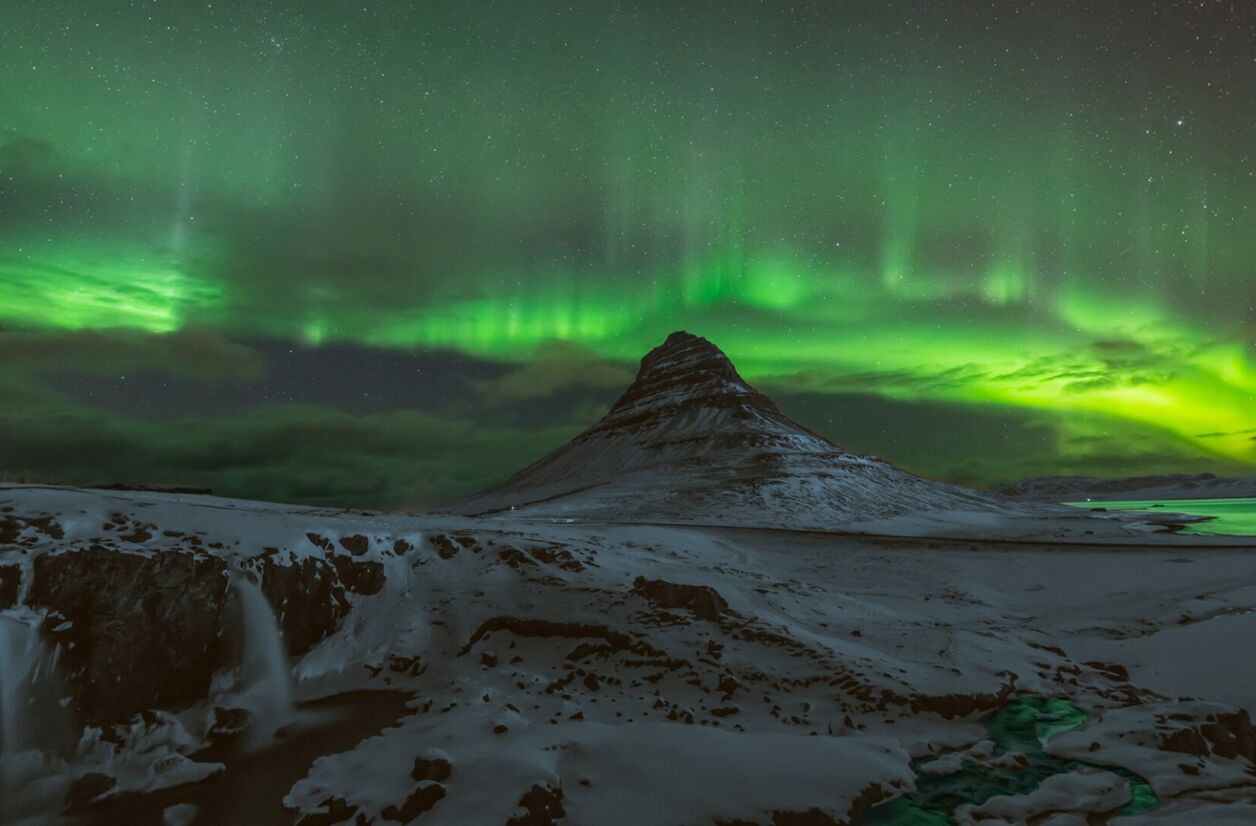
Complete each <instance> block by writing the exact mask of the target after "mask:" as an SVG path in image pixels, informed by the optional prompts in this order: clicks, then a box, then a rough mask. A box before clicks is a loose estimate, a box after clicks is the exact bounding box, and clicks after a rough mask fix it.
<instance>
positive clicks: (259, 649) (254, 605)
mask: <svg viewBox="0 0 1256 826" xmlns="http://www.w3.org/2000/svg"><path fill="white" fill-rule="evenodd" d="M231 583H232V585H233V586H234V587H235V591H236V594H237V595H238V597H239V600H240V612H241V619H242V626H243V633H244V639H243V646H242V657H241V662H240V679H241V684H242V687H241V692H240V697H239V699H240V701H241V705H243V706H244V707H245V708H247V709H248V710H249V711H250V712H251V713H252V714H253V721H252V724H251V726H250V729H251V733H250V739H252V740H254V741H255V742H263V741H265V740H269V739H270V738H272V737H273V736H274V734H275V732H276V731H278V730H279V729H280V728H281V727H282V726H284V725H285V724H287V723H288V722H290V721H291V720H292V718H293V715H294V713H295V705H294V703H293V698H292V694H293V691H292V670H291V668H290V667H289V665H288V653H287V650H286V649H285V648H284V644H283V635H282V634H281V633H280V630H279V622H278V621H277V620H276V619H275V612H274V611H272V610H271V607H270V603H269V602H267V601H266V596H265V595H264V594H263V593H262V589H261V587H260V586H258V584H257V582H256V581H255V580H254V579H253V577H252V575H250V574H247V573H245V572H243V571H236V572H233V573H232V574H231Z"/></svg>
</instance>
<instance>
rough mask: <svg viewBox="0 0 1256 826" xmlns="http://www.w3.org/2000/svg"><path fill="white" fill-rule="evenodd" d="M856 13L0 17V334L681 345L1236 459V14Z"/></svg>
mask: <svg viewBox="0 0 1256 826" xmlns="http://www.w3.org/2000/svg"><path fill="white" fill-rule="evenodd" d="M887 5H888V6H894V5H895V4H885V3H881V2H872V0H850V1H849V2H824V3H814V4H809V3H802V4H798V5H797V7H791V8H792V12H791V13H790V14H786V13H784V11H783V10H781V9H774V8H773V4H745V5H744V6H743V5H738V6H737V9H736V10H735V13H734V12H730V11H729V10H728V9H727V8H725V7H724V4H714V3H712V4H704V3H697V4H687V5H686V6H685V7H684V8H683V9H681V8H672V7H670V6H666V7H664V6H658V7H656V6H655V5H654V4H650V3H645V2H626V1H625V2H608V3H589V4H585V5H581V4H575V8H573V7H572V4H568V3H548V2H537V3H527V4H519V3H513V2H490V1H486V2H483V3H476V4H461V3H444V2H436V3H424V4H408V3H395V4H394V3H388V2H381V3H378V4H371V5H370V7H369V9H367V10H366V11H363V10H361V9H359V8H358V7H356V6H347V5H346V6H342V5H341V4H339V3H335V2H319V3H309V4H302V5H301V6H300V7H294V8H293V9H290V10H288V11H286V12H280V11H277V10H276V9H274V8H272V7H271V6H270V4H253V3H244V2H223V3H215V4H213V5H212V6H205V7H203V8H201V7H198V8H195V9H193V8H190V7H189V8H184V7H182V6H179V5H178V4H156V3H153V4H151V5H148V6H146V7H145V8H144V9H143V10H142V11H141V10H137V9H134V8H131V9H123V8H121V7H119V8H118V9H112V8H105V7H94V6H93V5H92V4H82V3H62V2H47V3H40V4H37V5H36V7H35V8H23V9H21V10H20V11H19V10H18V9H17V7H16V6H15V7H14V8H13V10H12V11H3V12H0V31H3V33H4V38H3V41H4V42H3V45H0V325H4V326H7V327H9V328H23V329H30V330H36V331H39V330H42V331H57V330H109V329H117V328H122V329H128V330H131V331H135V332H139V333H145V334H166V333H171V332H176V331H181V330H198V331H210V332H213V333H216V334H220V335H221V336H224V337H226V338H230V339H233V340H237V341H239V340H258V339H265V340H276V339H278V340H285V341H290V342H293V343H295V344H305V345H319V346H331V345H344V344H356V345H367V346H371V347H378V348H383V349H385V350H388V351H406V352H410V351H414V350H418V349H427V348H436V349H445V350H452V351H455V352H457V353H460V354H463V355H466V356H470V357H474V358H477V359H486V360H492V361H496V362H503V361H505V362H512V363H519V364H528V363H531V362H532V360H534V359H535V358H537V355H536V354H537V353H538V352H544V351H545V348H546V347H547V346H550V343H551V342H553V341H554V340H561V341H568V342H573V343H576V344H579V345H582V346H583V347H584V348H586V349H587V350H588V351H590V352H591V353H592V354H594V355H595V356H597V357H602V358H606V359H610V360H613V361H616V362H623V363H631V362H632V361H635V359H636V358H638V357H639V356H640V355H641V354H642V353H643V352H644V351H645V350H646V349H648V348H649V347H650V346H652V345H654V344H655V343H657V341H658V340H659V339H661V338H662V336H664V335H665V334H666V333H667V332H669V331H671V330H673V329H676V328H687V329H690V330H692V331H695V332H699V333H702V334H704V335H707V336H708V337H710V338H712V339H713V340H715V341H716V342H717V343H718V344H720V345H721V346H722V347H724V348H725V349H726V350H727V351H728V352H729V354H730V355H731V356H732V357H733V358H734V360H735V361H737V362H738V364H739V365H740V366H741V367H742V369H743V372H744V373H746V374H747V375H748V376H751V377H754V378H759V379H762V380H764V381H766V382H770V383H771V384H772V385H773V386H774V387H777V388H784V389H785V391H786V392H798V393H807V394H828V395H831V396H834V397H836V396H840V395H842V394H851V393H856V394H867V395H872V396H877V397H880V398H884V399H892V400H898V401H902V402H912V403H920V404H926V403H938V404H943V405H961V406H962V405H977V406H981V407H988V408H990V409H999V410H1006V409H1008V408H1013V409H1016V410H1022V411H1025V412H1026V413H1027V414H1032V415H1034V416H1037V417H1042V416H1050V417H1054V418H1053V419H1051V421H1053V422H1054V424H1053V426H1054V427H1056V428H1058V432H1059V434H1061V435H1060V437H1059V439H1060V444H1059V446H1058V455H1059V456H1061V457H1064V458H1067V457H1069V456H1073V457H1074V458H1076V457H1078V456H1083V455H1087V454H1086V451H1087V450H1090V448H1086V447H1084V445H1085V444H1088V443H1093V442H1094V441H1095V440H1096V439H1097V438H1099V437H1100V436H1103V437H1105V438H1109V441H1111V440H1113V439H1115V441H1116V442H1119V443H1120V444H1122V445H1123V446H1124V447H1123V448H1122V449H1125V448H1129V449H1131V450H1133V449H1136V446H1137V444H1138V443H1139V442H1140V441H1145V437H1146V434H1148V433H1153V434H1158V437H1157V438H1158V439H1159V444H1160V447H1159V448H1158V449H1159V450H1161V451H1162V452H1166V451H1167V453H1166V454H1165V458H1164V460H1163V461H1162V462H1161V463H1160V464H1159V465H1157V466H1158V467H1170V466H1175V465H1174V462H1179V463H1180V464H1179V465H1177V466H1180V468H1181V469H1183V470H1189V469H1192V468H1193V467H1194V463H1196V462H1197V461H1199V459H1200V457H1205V458H1208V457H1211V458H1212V459H1216V460H1218V461H1220V462H1221V463H1222V465H1223V466H1224V467H1225V468H1229V469H1232V470H1233V469H1240V470H1241V469H1246V468H1253V467H1256V441H1254V440H1253V439H1252V438H1251V436H1252V433H1253V432H1256V413H1253V411H1254V410H1256V403H1254V402H1256V348H1254V345H1253V338H1254V336H1256V332H1254V331H1256V306H1254V305H1253V302H1254V301H1256V271H1254V269H1253V268H1254V267H1256V214H1254V213H1253V206H1252V205H1253V204H1256V153H1254V152H1253V151H1252V148H1253V143H1252V132H1251V123H1252V122H1253V120H1254V119H1256V97H1254V93H1253V92H1252V90H1253V89H1256V68H1254V67H1256V64H1253V63H1252V61H1251V60H1250V54H1251V53H1252V50H1253V49H1252V47H1254V46H1256V37H1253V32H1252V25H1251V20H1250V19H1247V18H1244V17H1242V16H1239V17H1234V16H1233V15H1234V14H1237V12H1231V11H1227V10H1226V9H1225V8H1222V7H1223V6H1226V5H1227V4H1218V7H1217V8H1216V9H1213V8H1207V9H1191V10H1182V11H1180V13H1178V12H1175V13H1173V14H1168V15H1161V16H1159V17H1157V16H1156V15H1148V14H1146V13H1145V12H1146V9H1145V6H1144V5H1142V4H1138V3H1132V2H1131V3H1120V2H1118V3H1105V4H1088V3H1065V4H1064V6H1065V7H1066V8H1050V9H1048V8H1037V7H1036V5H1035V4H1027V3H1021V2H1009V3H1007V4H1000V5H998V7H997V9H995V10H992V9H991V8H990V6H989V4H968V3H963V2H958V3H955V4H946V3H943V4H937V5H936V7H934V8H930V9H925V8H923V4H901V5H899V6H898V7H897V8H894V9H888V8H887ZM917 5H920V6H921V8H915V6H917ZM970 5H973V6H974V8H971V9H970V8H968V6H970ZM978 5H979V6H980V8H977V7H976V6H978ZM1037 5H1041V4H1037ZM1114 43H1115V44H1117V45H1113V44H1114ZM66 366H67V367H73V365H66ZM835 435H838V436H840V434H835ZM974 449H980V446H979V445H975V446H974ZM1169 454H1172V456H1177V457H1179V458H1177V459H1174V458H1172V456H1170V455H1169ZM891 458H895V457H893V456H892V457H891ZM1112 472H1119V469H1116V468H1113V469H1112Z"/></svg>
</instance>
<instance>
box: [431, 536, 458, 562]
mask: <svg viewBox="0 0 1256 826" xmlns="http://www.w3.org/2000/svg"><path fill="white" fill-rule="evenodd" d="M429 541H430V542H431V543H432V547H433V548H435V549H436V553H437V554H438V555H439V556H440V558H441V559H453V558H454V557H455V556H457V555H458V546H457V545H455V544H454V543H453V541H452V540H450V538H449V537H447V536H445V535H444V534H443V533H438V534H433V535H432V537H431V539H430V540H429Z"/></svg>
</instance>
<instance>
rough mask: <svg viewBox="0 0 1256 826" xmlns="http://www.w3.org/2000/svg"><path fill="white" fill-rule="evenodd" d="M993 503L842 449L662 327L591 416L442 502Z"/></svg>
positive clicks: (550, 511) (695, 519) (814, 517)
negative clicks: (488, 482) (538, 453)
mask: <svg viewBox="0 0 1256 826" xmlns="http://www.w3.org/2000/svg"><path fill="white" fill-rule="evenodd" d="M996 507H997V500H996V499H995V498H993V497H989V496H986V495H983V494H979V493H976V492H975V491H970V490H966V489H964V488H959V487H956V486H953V485H947V484H943V483H940V482H934V481H930V480H926V479H922V478H920V477H918V476H913V475H912V474H910V473H907V472H905V471H902V470H899V469H898V468H896V467H894V466H892V465H890V464H889V463H888V462H885V461H883V460H881V459H878V458H875V457H871V456H861V455H858V454H855V453H851V452H849V451H846V450H843V449H842V448H841V447H838V446H837V445H836V444H834V443H833V442H831V441H829V440H828V439H826V438H825V437H823V436H821V435H819V434H818V433H815V432H813V431H811V430H808V429H807V428H806V427H804V426H802V425H800V424H798V423H797V422H795V421H793V420H792V419H790V418H789V417H788V416H786V415H785V414H784V413H782V412H781V410H780V408H778V407H777V406H776V404H775V403H774V402H773V401H772V400H771V399H769V398H768V397H767V396H765V395H763V394H762V393H760V392H758V391H757V390H755V389H754V388H752V387H751V386H750V385H749V384H747V383H746V382H745V381H744V380H743V379H742V378H741V376H740V375H739V374H738V373H737V369H736V368H735V367H734V366H733V363H732V362H731V361H729V359H728V357H727V356H726V355H724V353H723V352H721V351H720V349H719V348H718V347H716V346H715V345H714V344H712V343H711V342H710V341H707V340H706V339H705V338H701V337H699V336H695V335H691V334H690V333H686V332H675V333H672V334H671V335H670V336H668V337H667V340H666V341H664V342H663V343H662V344H661V345H659V346H658V347H656V348H654V349H653V350H651V351H650V352H649V353H648V354H646V356H645V358H643V359H642V360H641V369H640V371H639V372H638V373H637V378H636V380H635V381H634V382H633V383H632V384H631V385H630V386H629V387H628V389H627V390H626V391H625V392H624V394H623V395H622V396H620V398H619V400H618V401H617V402H615V404H614V406H613V407H611V409H610V412H608V413H607V414H606V416H604V417H603V418H602V420H601V421H599V422H597V423H596V424H594V425H593V426H592V427H590V428H589V429H588V430H586V431H584V432H583V433H581V434H580V435H579V436H577V437H576V438H574V439H572V440H571V441H570V442H568V443H567V444H566V445H563V446H562V447H560V448H559V449H558V450H555V451H554V452H553V453H550V454H549V455H548V456H545V457H544V458H542V459H541V460H540V461H538V462H536V463H534V464H532V465H529V466H528V467H526V468H524V469H523V470H521V471H519V472H518V473H516V474H515V475H514V476H512V477H510V478H509V479H508V480H506V482H505V483H504V484H502V485H501V486H500V487H498V488H496V489H494V490H491V491H488V492H486V493H483V494H479V495H477V496H473V497H471V498H469V499H464V500H463V501H461V502H459V503H458V504H456V505H455V506H454V507H453V508H452V510H453V511H454V512H456V513H461V514H466V515H485V514H492V513H501V512H509V511H515V512H523V513H525V514H527V515H535V516H557V517H564V516H569V517H576V516H579V517H583V518H599V519H608V520H614V521H659V522H685V523H693V524H728V525H745V526H766V527H779V526H782V525H788V526H790V527H799V528H816V529H834V528H840V527H842V526H845V525H848V524H850V523H852V522H855V521H860V520H868V519H883V518H887V517H893V516H898V515H901V514H904V513H908V512H911V511H936V510H991V509H993V508H996Z"/></svg>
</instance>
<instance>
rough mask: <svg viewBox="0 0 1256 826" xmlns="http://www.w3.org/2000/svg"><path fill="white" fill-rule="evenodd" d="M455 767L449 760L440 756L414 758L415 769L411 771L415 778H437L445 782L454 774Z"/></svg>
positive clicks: (411, 775)
mask: <svg viewBox="0 0 1256 826" xmlns="http://www.w3.org/2000/svg"><path fill="white" fill-rule="evenodd" d="M453 773H454V767H453V765H452V764H451V763H450V762H449V761H448V760H445V759H443V758H440V757H434V758H430V759H429V758H424V757H416V758H414V769H413V770H412V771H411V772H410V777H412V778H414V779H415V780H435V781H437V782H443V781H445V780H448V779H449V778H450V777H452V776H453Z"/></svg>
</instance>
